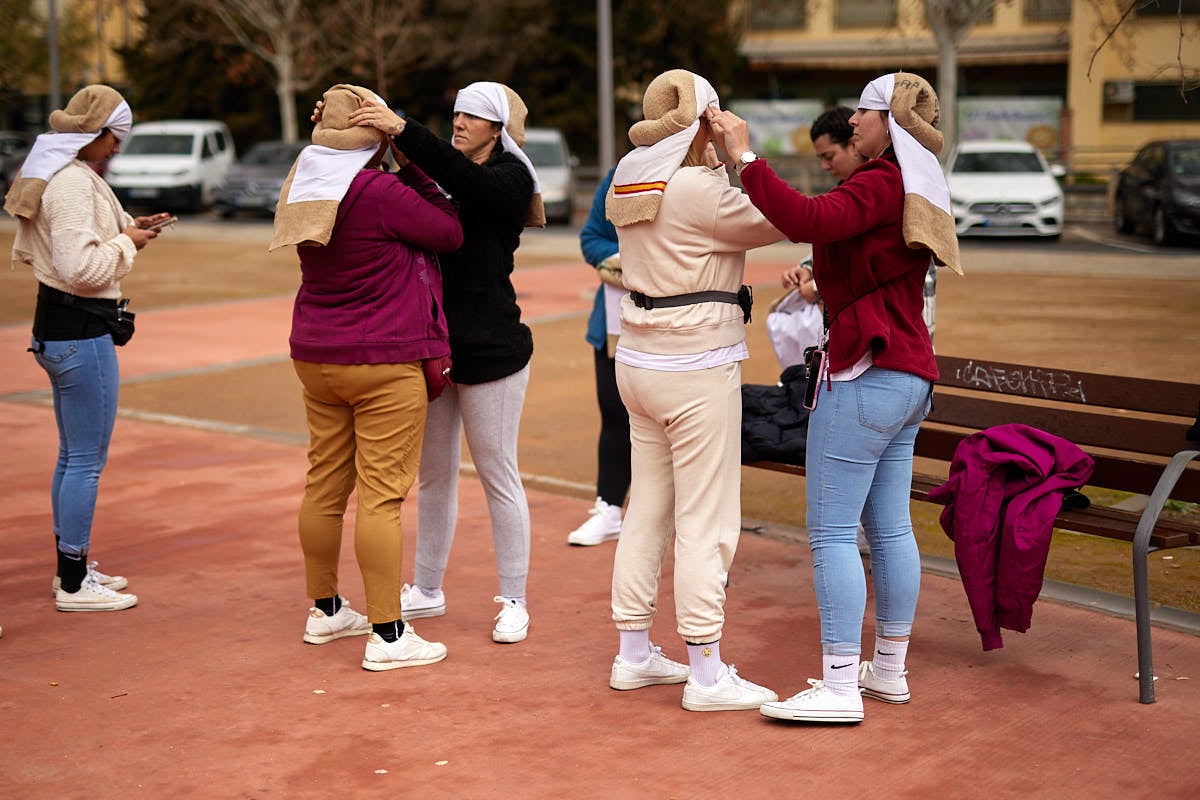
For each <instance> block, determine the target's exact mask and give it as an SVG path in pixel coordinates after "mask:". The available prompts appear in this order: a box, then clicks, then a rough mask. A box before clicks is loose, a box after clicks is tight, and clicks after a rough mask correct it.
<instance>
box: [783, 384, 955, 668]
mask: <svg viewBox="0 0 1200 800" xmlns="http://www.w3.org/2000/svg"><path fill="white" fill-rule="evenodd" d="M932 388H933V387H932V384H931V383H930V382H929V381H927V380H925V379H924V378H919V377H917V376H916V375H911V374H909V373H907V372H897V371H895V370H887V369H879V368H877V367H871V368H870V369H868V370H867V371H866V372H865V373H863V374H862V375H860V376H859V377H858V378H855V379H854V380H852V381H838V382H835V383H834V384H833V389H832V390H831V391H827V387H825V386H823V387H821V391H820V398H819V400H818V402H817V407H816V408H815V409H814V410H813V411H812V413H811V415H810V416H809V422H808V455H807V459H806V463H805V472H806V475H807V480H806V492H807V500H808V512H807V524H808V535H809V543H810V546H811V548H812V554H813V583H814V586H815V588H816V593H817V608H818V610H819V611H820V614H821V646H822V650H823V651H824V652H825V653H826V654H828V655H838V656H857V655H859V653H860V652H861V649H862V623H863V615H864V614H865V612H866V604H867V586H866V576H865V574H864V570H863V565H862V559H861V557H860V556H859V552H858V546H857V544H856V543H855V534H856V532H857V529H858V522H859V520H860V519H861V520H862V523H863V527H864V528H865V529H866V534H867V539H868V541H869V542H870V545H871V579H872V582H873V584H874V588H875V620H876V629H875V632H876V634H877V635H879V636H884V637H891V638H901V637H905V636H908V635H909V634H910V633H911V632H912V622H913V616H914V615H915V613H916V608H917V594H918V592H919V590H920V585H921V557H920V553H919V552H918V550H917V542H916V539H915V538H914V537H913V531H912V520H911V518H910V516H909V490H910V487H911V485H912V466H913V444H914V442H915V441H916V438H917V428H918V427H919V426H920V424H921V421H922V420H923V419H925V416H926V414H928V413H929V407H930V397H931V392H932Z"/></svg>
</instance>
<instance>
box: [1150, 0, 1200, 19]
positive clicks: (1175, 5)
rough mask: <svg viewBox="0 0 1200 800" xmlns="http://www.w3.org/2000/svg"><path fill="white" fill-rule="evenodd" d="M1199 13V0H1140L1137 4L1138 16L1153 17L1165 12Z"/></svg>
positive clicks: (1171, 13) (1172, 13)
mask: <svg viewBox="0 0 1200 800" xmlns="http://www.w3.org/2000/svg"><path fill="white" fill-rule="evenodd" d="M1180 13H1183V14H1200V0H1142V2H1141V3H1140V4H1139V5H1138V9H1137V14H1138V16H1139V17H1155V16H1163V15H1166V14H1169V15H1171V16H1172V17H1174V16H1176V15H1177V14H1180Z"/></svg>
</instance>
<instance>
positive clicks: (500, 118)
mask: <svg viewBox="0 0 1200 800" xmlns="http://www.w3.org/2000/svg"><path fill="white" fill-rule="evenodd" d="M460 111H461V112H462V113H464V114H470V115H471V116H473V117H479V118H480V119H486V120H488V121H489V122H499V123H500V143H501V144H502V145H504V152H506V153H512V154H513V155H514V156H516V157H517V158H518V159H520V161H521V163H522V164H524V165H525V169H527V170H529V175H530V177H532V178H533V193H534V194H535V195H540V194H541V193H542V184H541V182H540V181H539V180H538V176H537V170H536V169H534V168H533V162H532V161H530V160H529V156H527V155H525V151H524V150H522V149H521V147H520V145H518V144H517V142H516V140H514V139H513V137H512V136H511V135H510V134H509V132H508V122H509V115H510V113H511V111H510V109H509V105H508V93H507V92H505V90H504V85H503V84H499V83H494V82H492V81H476V82H475V83H472V84H470V85H469V86H466V87H464V88H463V89H460V90H459V92H458V96H457V97H455V98H454V113H455V114H457V113H458V112H460Z"/></svg>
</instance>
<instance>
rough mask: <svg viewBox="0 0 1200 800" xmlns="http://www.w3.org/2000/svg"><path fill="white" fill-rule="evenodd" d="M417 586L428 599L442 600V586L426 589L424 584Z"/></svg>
mask: <svg viewBox="0 0 1200 800" xmlns="http://www.w3.org/2000/svg"><path fill="white" fill-rule="evenodd" d="M416 588H417V591H419V592H420V593H421V594H423V595H425V599H426V600H441V599H442V587H440V586H435V587H433V588H432V589H426V588H425V587H424V586H418V587H416Z"/></svg>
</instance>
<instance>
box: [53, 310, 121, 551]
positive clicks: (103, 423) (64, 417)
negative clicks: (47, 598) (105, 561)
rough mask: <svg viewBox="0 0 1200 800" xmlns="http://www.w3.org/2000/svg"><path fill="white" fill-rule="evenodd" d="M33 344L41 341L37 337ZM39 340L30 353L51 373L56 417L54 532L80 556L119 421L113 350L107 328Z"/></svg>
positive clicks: (117, 377) (65, 548)
mask: <svg viewBox="0 0 1200 800" xmlns="http://www.w3.org/2000/svg"><path fill="white" fill-rule="evenodd" d="M32 346H33V347H34V348H37V347H39V345H38V343H37V342H36V341H34V342H33V344H32ZM40 346H41V348H42V350H41V352H35V353H34V358H36V359H37V362H38V364H39V365H41V367H42V369H44V370H46V374H47V375H48V376H50V389H51V391H52V392H53V395H54V418H55V421H56V422H57V423H58V462H57V463H56V464H55V466H54V478H53V480H52V481H51V483H50V508H51V511H52V513H53V518H54V534H55V535H56V536H57V537H59V538H58V549H59V550H61V551H62V552H64V553H67V554H68V555H72V556H78V555H80V554H81V553H86V552H87V550H88V546H89V543H90V541H91V536H92V518H93V516H94V515H95V512H96V493H97V491H98V489H99V486H100V471H101V470H103V469H104V465H105V463H106V462H107V461H108V443H109V442H110V441H111V440H112V432H113V426H114V425H115V424H116V421H117V395H118V387H119V385H120V380H121V378H120V372H119V369H118V366H117V351H116V347H114V345H113V340H112V337H111V336H109V335H108V334H105V335H103V336H97V337H96V338H94V339H73V340H67V341H60V342H43V343H42V344H41V345H40Z"/></svg>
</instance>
